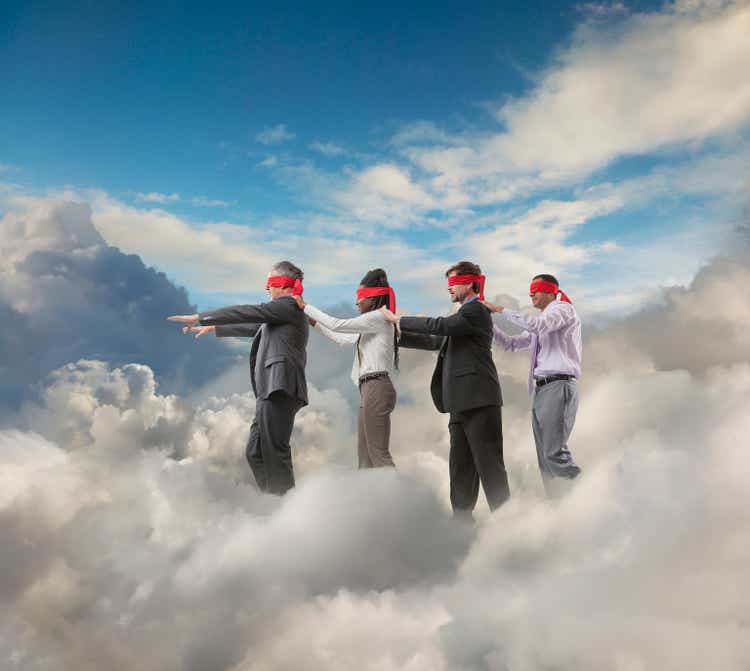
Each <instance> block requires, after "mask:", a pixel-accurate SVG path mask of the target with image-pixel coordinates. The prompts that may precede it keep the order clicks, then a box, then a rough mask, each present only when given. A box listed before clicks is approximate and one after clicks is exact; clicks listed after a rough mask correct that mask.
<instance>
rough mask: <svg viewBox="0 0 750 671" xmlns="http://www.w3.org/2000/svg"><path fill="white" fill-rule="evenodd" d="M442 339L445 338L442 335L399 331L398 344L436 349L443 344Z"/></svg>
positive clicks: (407, 346) (413, 347)
mask: <svg viewBox="0 0 750 671" xmlns="http://www.w3.org/2000/svg"><path fill="white" fill-rule="evenodd" d="M444 341H445V338H444V337H443V336H436V335H429V334H425V333H411V332H409V331H401V337H400V338H399V340H398V346H399V347H406V348H408V349H426V350H438V349H440V348H441V347H442V346H443V342H444Z"/></svg>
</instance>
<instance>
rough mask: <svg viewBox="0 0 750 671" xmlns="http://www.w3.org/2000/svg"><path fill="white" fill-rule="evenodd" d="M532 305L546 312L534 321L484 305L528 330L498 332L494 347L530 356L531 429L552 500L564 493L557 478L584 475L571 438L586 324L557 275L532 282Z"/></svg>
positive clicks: (498, 306)
mask: <svg viewBox="0 0 750 671" xmlns="http://www.w3.org/2000/svg"><path fill="white" fill-rule="evenodd" d="M530 295H531V303H532V305H533V306H534V307H535V308H537V309H538V310H541V315H539V316H537V317H533V316H530V315H527V314H524V313H523V312H519V311H517V310H509V309H507V308H504V307H503V306H501V305H493V304H492V303H487V302H485V305H486V306H487V307H488V308H489V309H490V310H491V311H492V312H502V313H503V314H504V315H505V316H506V317H507V318H508V319H509V320H510V321H511V322H512V323H513V324H516V325H517V326H520V327H521V328H523V329H524V331H523V333H520V334H519V335H508V334H507V333H505V332H503V331H502V330H501V329H500V328H498V327H497V326H493V332H494V337H493V339H494V342H495V343H497V344H498V345H500V346H501V347H503V349H505V351H506V352H515V351H516V350H520V349H530V350H531V366H530V368H529V393H530V394H533V395H534V403H533V407H532V411H531V424H532V428H533V430H534V442H535V443H536V453H537V459H538V460H539V469H540V471H541V473H542V482H543V483H544V488H545V491H546V492H547V495H548V496H551V495H555V494H557V493H558V492H559V491H560V488H559V487H558V486H557V485H556V484H555V483H556V482H559V480H556V479H558V478H565V479H567V480H572V479H573V478H575V477H576V476H577V475H578V474H579V473H580V472H581V469H580V468H579V466H578V465H577V464H576V463H575V461H574V460H573V455H571V453H570V450H569V449H568V437H569V436H570V433H571V431H572V430H573V424H574V422H575V418H576V412H577V410H578V385H577V379H578V378H579V377H580V376H581V350H582V342H581V320H580V319H579V318H578V314H577V313H576V311H575V308H574V307H573V304H572V303H571V302H570V299H569V298H568V297H567V296H566V295H565V293H563V292H562V291H560V287H559V285H558V282H557V280H556V279H555V278H554V276H552V275H537V276H536V277H534V279H533V280H532V282H531V287H530Z"/></svg>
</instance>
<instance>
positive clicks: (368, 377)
mask: <svg viewBox="0 0 750 671" xmlns="http://www.w3.org/2000/svg"><path fill="white" fill-rule="evenodd" d="M381 377H388V373H386V372H385V371H381V372H380V373H366V374H365V375H361V376H360V378H359V383H360V384H362V383H363V382H367V381H368V380H377V379H378V378H381Z"/></svg>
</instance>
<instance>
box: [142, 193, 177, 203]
mask: <svg viewBox="0 0 750 671" xmlns="http://www.w3.org/2000/svg"><path fill="white" fill-rule="evenodd" d="M135 197H136V200H138V201H140V202H142V203H159V204H161V205H166V204H167V203H177V202H179V200H180V194H179V193H170V194H167V193H157V192H155V191H152V192H151V193H136V194H135Z"/></svg>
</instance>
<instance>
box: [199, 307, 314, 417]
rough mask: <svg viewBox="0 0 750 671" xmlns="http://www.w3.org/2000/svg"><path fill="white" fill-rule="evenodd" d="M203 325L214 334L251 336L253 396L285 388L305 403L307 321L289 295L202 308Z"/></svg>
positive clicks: (264, 395)
mask: <svg viewBox="0 0 750 671" xmlns="http://www.w3.org/2000/svg"><path fill="white" fill-rule="evenodd" d="M199 322H200V324H201V325H203V326H216V335H217V336H219V337H220V338H221V337H227V336H239V337H245V338H254V340H253V344H252V346H251V347H250V382H251V383H252V386H253V392H254V393H255V397H256V398H268V397H269V396H270V395H271V394H272V393H273V392H275V391H284V392H286V393H287V394H288V395H289V396H291V397H292V398H296V399H299V400H300V401H301V402H302V404H303V405H307V380H306V379H305V365H306V364H307V339H308V337H309V334H310V325H309V322H308V321H307V317H306V315H305V313H304V312H303V311H302V310H300V309H299V308H298V307H297V303H296V302H295V300H294V299H293V298H292V297H291V296H282V297H281V298H277V299H276V300H273V301H269V302H268V303H261V304H259V305H234V306H232V307H228V308H222V309H220V310H212V311H211V312H202V313H201V314H200V315H199Z"/></svg>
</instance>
